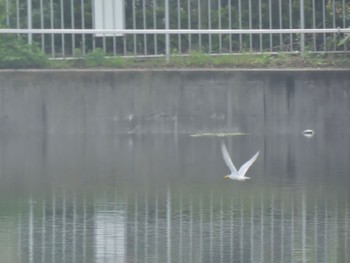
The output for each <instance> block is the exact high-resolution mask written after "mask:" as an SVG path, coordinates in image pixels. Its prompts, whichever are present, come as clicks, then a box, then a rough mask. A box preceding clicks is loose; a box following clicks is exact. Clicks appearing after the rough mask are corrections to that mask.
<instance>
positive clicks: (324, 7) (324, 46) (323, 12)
mask: <svg viewBox="0 0 350 263" xmlns="http://www.w3.org/2000/svg"><path fill="white" fill-rule="evenodd" d="M322 24H323V28H326V5H325V1H322ZM323 50H324V51H327V40H326V34H325V33H323Z"/></svg>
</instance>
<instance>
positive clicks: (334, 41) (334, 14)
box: [332, 1, 337, 51]
mask: <svg viewBox="0 0 350 263" xmlns="http://www.w3.org/2000/svg"><path fill="white" fill-rule="evenodd" d="M332 13H333V17H332V18H333V28H336V23H335V16H336V13H335V1H332ZM336 39H337V35H336V33H333V50H334V51H336V50H337V43H336Z"/></svg>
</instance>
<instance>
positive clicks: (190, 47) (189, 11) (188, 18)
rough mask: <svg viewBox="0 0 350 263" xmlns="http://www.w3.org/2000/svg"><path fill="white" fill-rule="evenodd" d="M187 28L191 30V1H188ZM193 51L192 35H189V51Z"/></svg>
mask: <svg viewBox="0 0 350 263" xmlns="http://www.w3.org/2000/svg"><path fill="white" fill-rule="evenodd" d="M187 28H188V29H191V1H190V0H187ZM191 50H192V35H191V34H188V51H189V52H191Z"/></svg>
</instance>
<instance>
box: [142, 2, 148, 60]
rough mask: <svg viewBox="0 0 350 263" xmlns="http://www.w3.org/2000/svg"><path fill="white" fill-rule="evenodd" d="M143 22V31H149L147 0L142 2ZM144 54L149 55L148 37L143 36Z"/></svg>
mask: <svg viewBox="0 0 350 263" xmlns="http://www.w3.org/2000/svg"><path fill="white" fill-rule="evenodd" d="M142 22H143V29H147V21H146V0H142ZM143 54H144V55H147V35H146V34H144V35H143Z"/></svg>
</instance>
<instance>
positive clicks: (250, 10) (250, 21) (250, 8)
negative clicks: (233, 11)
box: [248, 0, 253, 52]
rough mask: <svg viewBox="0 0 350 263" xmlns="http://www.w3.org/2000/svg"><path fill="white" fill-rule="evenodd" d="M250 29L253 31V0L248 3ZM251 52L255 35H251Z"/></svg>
mask: <svg viewBox="0 0 350 263" xmlns="http://www.w3.org/2000/svg"><path fill="white" fill-rule="evenodd" d="M248 10H249V11H248V14H249V29H252V0H249V1H248ZM249 50H250V52H252V51H253V35H252V34H249Z"/></svg>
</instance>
